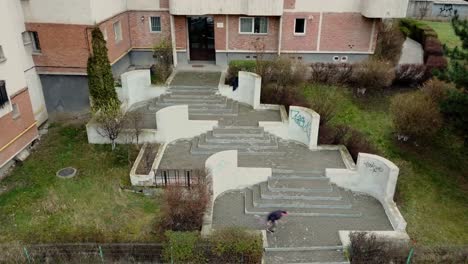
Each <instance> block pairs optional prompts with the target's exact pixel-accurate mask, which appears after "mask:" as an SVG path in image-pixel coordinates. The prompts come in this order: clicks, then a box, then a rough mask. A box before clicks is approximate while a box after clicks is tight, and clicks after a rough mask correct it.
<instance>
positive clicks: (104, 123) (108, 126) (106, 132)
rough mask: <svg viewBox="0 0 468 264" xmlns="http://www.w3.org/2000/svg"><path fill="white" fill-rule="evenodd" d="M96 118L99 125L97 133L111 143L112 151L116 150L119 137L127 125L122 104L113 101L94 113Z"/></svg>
mask: <svg viewBox="0 0 468 264" xmlns="http://www.w3.org/2000/svg"><path fill="white" fill-rule="evenodd" d="M94 118H95V120H96V122H97V123H98V128H97V132H98V133H99V135H101V136H102V137H106V138H108V139H109V140H110V141H111V144H112V150H114V149H115V140H116V139H117V138H118V137H119V134H120V132H121V131H122V128H123V127H124V123H125V114H124V113H123V111H122V109H120V104H119V103H118V102H116V101H115V100H113V99H112V100H110V101H109V102H107V103H106V104H105V105H103V106H102V107H101V108H100V109H99V110H98V111H96V112H95V113H94Z"/></svg>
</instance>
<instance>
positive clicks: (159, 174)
mask: <svg viewBox="0 0 468 264" xmlns="http://www.w3.org/2000/svg"><path fill="white" fill-rule="evenodd" d="M204 176H205V175H204V173H201V170H194V169H159V170H156V171H155V173H154V183H155V185H156V186H157V187H166V186H185V187H190V186H191V185H196V184H199V183H201V181H202V179H204Z"/></svg>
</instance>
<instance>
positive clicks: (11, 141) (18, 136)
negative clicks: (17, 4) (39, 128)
mask: <svg viewBox="0 0 468 264" xmlns="http://www.w3.org/2000/svg"><path fill="white" fill-rule="evenodd" d="M36 123H37V122H34V123H32V125H30V126H29V127H28V128H26V129H25V130H24V131H23V132H21V133H20V134H19V135H17V136H16V137H15V138H13V139H12V140H10V142H8V143H7V144H6V145H5V146H3V147H2V148H0V152H2V151H3V150H5V149H6V148H8V147H9V146H10V145H11V144H13V143H14V142H15V141H16V140H18V139H19V138H20V137H21V136H23V135H24V134H26V132H28V131H29V130H30V129H31V128H33V127H34V126H35V125H36Z"/></svg>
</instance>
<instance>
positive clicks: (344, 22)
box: [320, 13, 373, 52]
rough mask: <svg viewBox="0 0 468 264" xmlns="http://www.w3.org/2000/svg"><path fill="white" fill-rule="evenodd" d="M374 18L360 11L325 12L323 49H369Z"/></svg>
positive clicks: (321, 47)
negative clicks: (363, 14)
mask: <svg viewBox="0 0 468 264" xmlns="http://www.w3.org/2000/svg"><path fill="white" fill-rule="evenodd" d="M372 22H373V20H372V19H369V18H365V17H363V16H362V15H361V14H359V13H323V20H322V32H321V41H320V50H321V51H349V52H353V51H369V45H370V43H369V42H370V38H371V32H372Z"/></svg>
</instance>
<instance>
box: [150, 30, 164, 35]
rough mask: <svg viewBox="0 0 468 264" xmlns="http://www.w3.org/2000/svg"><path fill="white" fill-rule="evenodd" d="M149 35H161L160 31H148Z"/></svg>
mask: <svg viewBox="0 0 468 264" xmlns="http://www.w3.org/2000/svg"><path fill="white" fill-rule="evenodd" d="M150 33H152V34H161V33H162V31H150Z"/></svg>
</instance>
